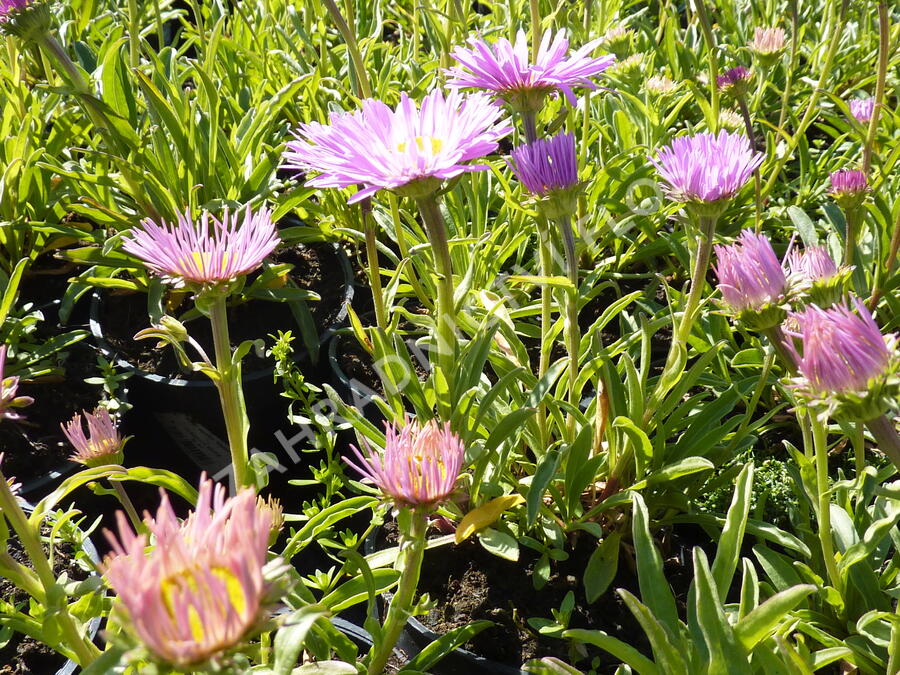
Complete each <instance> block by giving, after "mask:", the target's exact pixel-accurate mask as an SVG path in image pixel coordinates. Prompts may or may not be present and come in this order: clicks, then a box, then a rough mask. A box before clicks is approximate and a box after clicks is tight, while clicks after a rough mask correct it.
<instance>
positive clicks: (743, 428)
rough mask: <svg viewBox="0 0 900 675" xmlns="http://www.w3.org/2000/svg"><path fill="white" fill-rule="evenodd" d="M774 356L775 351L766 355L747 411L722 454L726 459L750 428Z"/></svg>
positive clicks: (766, 382) (770, 370)
mask: <svg viewBox="0 0 900 675" xmlns="http://www.w3.org/2000/svg"><path fill="white" fill-rule="evenodd" d="M776 354H777V352H776V350H775V349H772V350H771V351H769V352H768V353H767V354H766V360H765V361H763V367H762V371H760V374H759V380H758V381H757V383H756V388H755V389H754V390H753V394H752V395H751V396H750V401H748V403H747V411H746V412H745V413H744V418H743V419H742V420H741V423H740V425H739V426H738V429H737V431H735V432H734V436H733V437H732V439H731V442H730V443H729V444H728V448H727V449H726V450H725V453H724V454H725V455H726V456H728V457H730V456H731V454H732V453H733V452H734V450H735V448H737V445H738V443H740V442H741V440H743V438H744V434H745V433H746V432H747V428H748V427H749V426H750V420H751V419H752V418H753V413H755V412H756V406H757V405H759V399H760V398H762V395H763V392H764V391H765V390H766V389H768V380H769V373H770V372H772V366H773V365H774V363H775V355H776Z"/></svg>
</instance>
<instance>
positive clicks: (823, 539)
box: [810, 415, 844, 597]
mask: <svg viewBox="0 0 900 675" xmlns="http://www.w3.org/2000/svg"><path fill="white" fill-rule="evenodd" d="M810 422H811V424H812V436H813V452H814V454H815V462H816V494H817V496H818V509H817V510H818V520H819V523H818V524H819V528H818V529H819V545H820V546H821V547H822V557H823V558H824V559H825V570H826V572H827V575H828V580H829V582H830V583H831V585H832V586H833V587H834V588H835V589H836V590H837V592H838V593H839V594H840V596H841V597H843V596H844V590H843V582H842V580H841V574H840V572H839V571H838V568H837V562H836V561H835V559H834V534H833V533H832V531H831V491H830V490H829V487H828V432H827V430H826V428H825V423H824V422H822V421H821V420H819V419H817V418H816V416H815V415H810Z"/></svg>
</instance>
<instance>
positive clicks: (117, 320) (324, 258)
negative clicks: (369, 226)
mask: <svg viewBox="0 0 900 675" xmlns="http://www.w3.org/2000/svg"><path fill="white" fill-rule="evenodd" d="M273 261H274V262H277V263H290V264H292V265H293V266H294V269H293V271H292V272H291V273H290V276H291V278H292V280H293V282H294V283H295V284H296V285H297V286H298V287H299V288H304V289H307V290H310V291H314V292H315V293H318V294H319V296H320V297H321V300H320V301H317V302H309V303H308V307H309V311H310V314H311V315H312V318H313V321H314V322H315V325H316V327H317V329H318V330H320V331H321V329H322V328H324V327H326V326H329V325H330V324H331V323H333V322H334V320H335V318H336V317H337V316H338V314H339V313H340V311H341V308H342V304H343V301H344V294H345V286H344V275H343V272H342V270H341V265H340V263H339V261H338V257H337V254H336V253H335V252H334V248H333V246H332V245H331V244H328V243H318V244H311V245H297V246H294V247H292V248H288V249H284V250H281V251H278V252H277V253H276V254H275V255H274V256H273ZM253 279H254V275H250V276H248V278H247V286H249V285H250V284H251V283H252V282H253ZM190 307H191V304H190V301H189V299H187V298H185V301H184V303H183V304H182V306H181V307H179V308H178V309H177V310H175V311H172V313H173V314H175V315H178V314H181V313H184V312H185V311H186V310H187V309H189V308H190ZM228 319H229V321H228V325H229V328H230V331H231V340H232V346H233V347H236V346H237V345H239V344H240V343H241V342H243V341H244V340H257V339H263V340H265V341H266V344H267V345H270V344H271V343H272V339H271V338H269V337H268V336H269V335H270V334H272V335H275V334H277V331H278V330H283V331H287V330H291V331H293V333H294V335H295V336H296V337H298V338H299V336H300V328H299V326H298V324H297V321H296V319H295V318H294V315H293V313H292V311H291V307H290V304H289V303H286V302H270V301H266V300H254V301H251V302H241V303H234V304H231V305H230V306H229V308H228ZM100 323H101V325H102V326H103V330H104V337H105V338H106V340H107V342H108V343H109V344H110V346H112V347H113V348H114V349H115V350H116V351H117V352H118V353H119V355H120V356H121V357H122V358H124V359H125V360H126V361H128V362H130V363H133V364H134V365H136V366H137V367H138V368H140V369H142V370H144V371H146V372H151V373H157V374H159V375H163V376H166V377H178V378H186V379H195V378H196V379H201V378H203V377H205V376H203V375H200V374H197V373H185V372H184V371H183V370H182V368H181V367H180V365H179V364H178V362H177V359H176V357H175V354H174V351H173V350H172V348H171V347H168V346H166V347H164V348H162V349H157V348H156V345H157V344H158V341H157V340H134V339H133V338H134V335H135V333H137V332H138V331H140V330H143V329H144V328H147V327H148V326H149V319H148V316H147V297H146V296H145V295H144V294H140V293H129V294H115V293H107V294H105V295H104V298H103V305H102V309H101V317H100ZM185 325H186V326H187V329H188V332H189V333H190V335H191V337H192V338H194V339H195V340H197V342H199V343H200V344H201V345H202V346H203V348H204V349H205V350H206V352H207V354H209V355H210V356H212V354H213V341H212V332H211V330H210V325H209V321H208V320H207V319H206V318H205V317H203V316H199V315H198V316H197V317H196V318H194V319H192V320H190V321H187V322H185ZM296 344H297V345H298V346H299V345H300V344H302V342H298V343H296ZM188 355H189V356H190V357H191V358H196V354H195V353H193V350H192V349H190V348H188ZM266 365H267V362H266V360H265V359H264V358H261V357H259V356H258V355H257V354H256V353H255V350H251V351H250V354H248V355H247V357H246V359H245V361H244V369H245V371H246V372H249V371H252V370H257V369H260V368H264V367H265V366H266Z"/></svg>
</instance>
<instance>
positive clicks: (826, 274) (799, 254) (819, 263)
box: [787, 246, 839, 282]
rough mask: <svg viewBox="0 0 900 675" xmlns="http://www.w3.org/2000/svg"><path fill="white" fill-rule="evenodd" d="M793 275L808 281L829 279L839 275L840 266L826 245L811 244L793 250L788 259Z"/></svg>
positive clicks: (789, 268)
mask: <svg viewBox="0 0 900 675" xmlns="http://www.w3.org/2000/svg"><path fill="white" fill-rule="evenodd" d="M787 266H788V270H790V273H791V276H795V277H797V278H798V279H803V280H805V281H808V282H815V281H828V280H830V279H833V278H834V277H836V276H837V275H838V272H839V270H838V266H837V265H836V264H835V262H834V260H832V259H831V255H829V253H828V249H827V248H825V247H824V246H809V247H807V248H806V249H804V250H802V251H796V250H795V251H791V252H790V254H788V259H787Z"/></svg>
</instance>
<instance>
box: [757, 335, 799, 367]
mask: <svg viewBox="0 0 900 675" xmlns="http://www.w3.org/2000/svg"><path fill="white" fill-rule="evenodd" d="M763 335H765V336H766V337H767V338H768V339H769V344H771V345H772V348H773V349H774V350H775V352H776V353H777V354H778V358H780V359H781V364H782V365H783V366H784V367H785V368H786V369H787V371H788V372H789V373H790V374H791V375H795V374H796V373H797V362H796V361H795V360H794V355H793V353H791V351H790V350H789V349H788V348H787V346H786V345H785V342H786V340H787V336H786V335H785V334H784V331H783V330H782V329H781V326H772V327H771V328H767V329H766V330H764V331H763Z"/></svg>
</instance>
